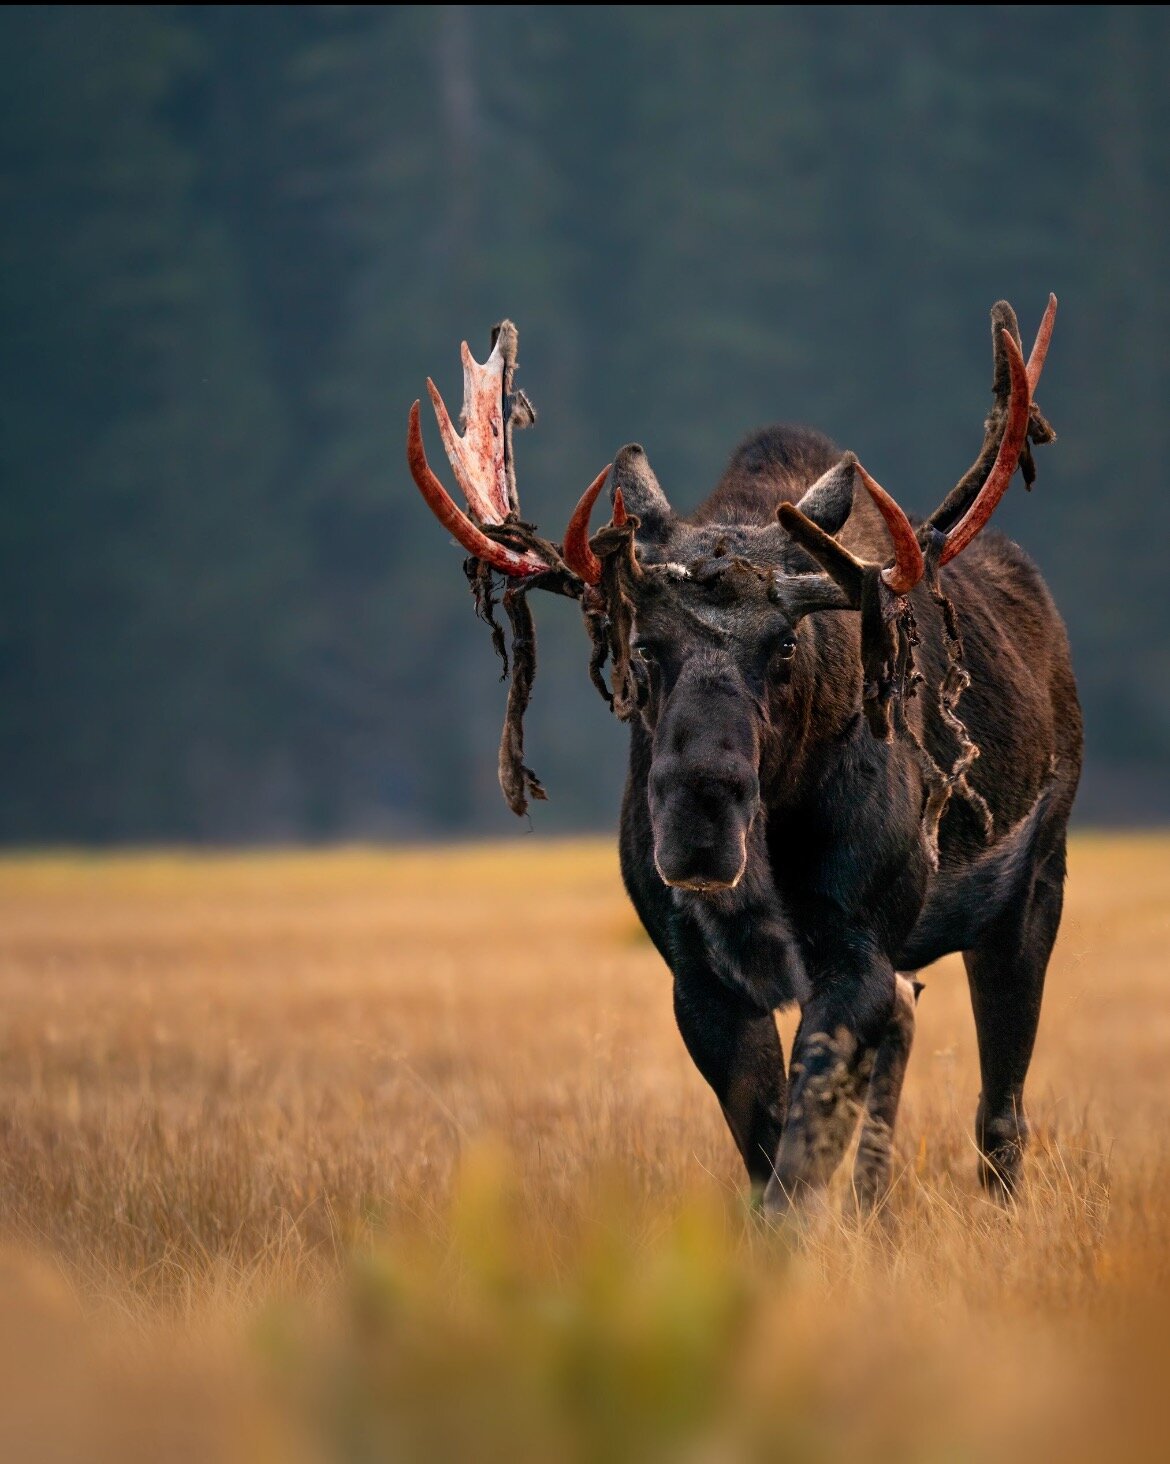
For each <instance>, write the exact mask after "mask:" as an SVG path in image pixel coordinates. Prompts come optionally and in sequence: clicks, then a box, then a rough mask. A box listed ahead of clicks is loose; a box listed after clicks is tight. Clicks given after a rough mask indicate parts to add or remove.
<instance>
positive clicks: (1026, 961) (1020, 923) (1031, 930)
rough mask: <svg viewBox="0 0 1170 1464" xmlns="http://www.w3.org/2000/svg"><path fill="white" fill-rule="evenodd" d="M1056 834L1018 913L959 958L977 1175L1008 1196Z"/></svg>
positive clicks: (1051, 930) (1051, 916)
mask: <svg viewBox="0 0 1170 1464" xmlns="http://www.w3.org/2000/svg"><path fill="white" fill-rule="evenodd" d="M1064 873H1065V850H1064V841H1063V839H1062V840H1061V842H1060V845H1059V847H1058V848H1056V849H1055V850H1053V852H1052V853H1051V854H1050V855H1049V857H1048V858H1047V860H1046V861H1045V863H1044V864H1043V866H1042V867H1041V869H1040V872H1039V874H1038V875H1037V877H1036V882H1035V885H1034V886H1033V889H1032V891H1031V893H1030V895H1029V897H1028V899H1027V901H1026V902H1025V903H1024V904H1023V905H1022V908H1021V909H1020V910H1018V911H1011V912H1009V913H1008V915H1007V916H1006V917H1005V918H1004V919H1002V920H1000V921H999V922H997V924H996V926H995V927H994V929H993V931H992V932H991V934H990V935H989V937H988V939H987V940H985V941H984V943H983V944H982V945H980V946H979V947H978V948H977V949H975V950H971V951H967V952H966V953H965V954H964V956H963V960H964V962H965V964H966V967H967V981H968V984H969V986H970V989H971V1005H972V1007H973V1009H974V1012H975V1031H976V1035H977V1037H978V1042H979V1071H980V1077H981V1079H982V1085H983V1086H982V1092H981V1093H980V1095H979V1108H978V1110H977V1113H976V1117H975V1139H976V1143H977V1144H978V1146H979V1156H980V1157H979V1177H980V1179H981V1180H982V1182H983V1185H984V1188H986V1189H987V1190H988V1191H989V1192H990V1193H991V1194H994V1195H998V1196H999V1197H1000V1198H1008V1197H1010V1196H1011V1195H1012V1194H1014V1192H1015V1189H1016V1186H1017V1184H1018V1181H1019V1175H1020V1166H1021V1162H1022V1159H1023V1154H1024V1147H1025V1145H1026V1143H1027V1140H1028V1122H1027V1118H1026V1117H1025V1114H1024V1080H1025V1078H1026V1077H1027V1074H1028V1066H1029V1064H1030V1062H1031V1060H1032V1049H1033V1047H1034V1046H1035V1042H1036V1029H1037V1026H1038V1025H1039V1022H1040V1003H1041V999H1042V997H1043V995H1044V977H1045V974H1046V973H1047V970H1048V959H1049V957H1050V956H1051V954H1052V947H1053V944H1054V942H1055V940H1056V932H1057V930H1058V928H1059V926H1060V914H1061V908H1062V906H1063V903H1064Z"/></svg>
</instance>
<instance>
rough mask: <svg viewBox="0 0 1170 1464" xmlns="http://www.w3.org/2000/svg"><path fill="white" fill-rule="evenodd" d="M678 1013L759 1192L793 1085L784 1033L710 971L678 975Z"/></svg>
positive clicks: (690, 1048)
mask: <svg viewBox="0 0 1170 1464" xmlns="http://www.w3.org/2000/svg"><path fill="white" fill-rule="evenodd" d="M674 1014H675V1019H676V1020H677V1022H678V1028H679V1031H680V1032H681V1033H682V1038H683V1041H684V1042H685V1043H686V1047H687V1051H688V1052H689V1053H690V1055H691V1058H692V1059H693V1061H694V1063H695V1066H696V1067H697V1068H698V1069H699V1071H700V1072H701V1073H702V1075H703V1077H704V1078H706V1080H707V1082H708V1083H710V1085H711V1087H712V1088H713V1089H714V1092H715V1096H716V1098H718V1100H719V1103H720V1106H721V1107H722V1109H723V1116H724V1118H725V1119H726V1120H727V1126H728V1128H729V1129H730V1130H731V1134H732V1137H733V1138H734V1139H735V1142H736V1146H737V1147H738V1149H739V1152H740V1154H741V1156H742V1158H743V1162H744V1164H745V1166H746V1167H747V1172H748V1177H749V1179H750V1180H751V1183H752V1188H753V1190H762V1189H763V1187H764V1186H765V1185H766V1184H767V1182H768V1180H769V1179H770V1177H771V1175H772V1165H773V1161H774V1160H775V1157H776V1148H777V1145H778V1144H779V1142H780V1133H781V1130H782V1129H783V1127H784V1112H785V1103H786V1097H787V1085H786V1082H785V1076H784V1056H783V1053H782V1051H781V1048H780V1036H779V1033H778V1032H777V1031H776V1023H775V1020H774V1019H773V1016H772V1013H771V1012H769V1011H762V1010H761V1009H760V1008H759V1007H756V1006H753V1005H752V1004H751V1003H750V1002H748V1001H747V1000H745V999H744V998H743V997H741V996H739V995H738V994H737V993H736V992H734V991H732V990H730V988H728V987H726V986H723V985H722V984H721V983H720V982H719V980H718V978H717V977H715V976H713V975H709V974H707V973H690V972H688V973H687V974H686V975H682V974H679V973H676V975H675V980H674Z"/></svg>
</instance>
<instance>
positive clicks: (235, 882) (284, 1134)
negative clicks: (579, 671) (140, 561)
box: [0, 836, 1170, 1464]
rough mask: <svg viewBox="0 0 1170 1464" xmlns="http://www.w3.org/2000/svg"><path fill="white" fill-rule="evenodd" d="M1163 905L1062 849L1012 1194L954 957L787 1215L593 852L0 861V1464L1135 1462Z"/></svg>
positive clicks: (1150, 853) (1150, 1281) (1156, 1322)
mask: <svg viewBox="0 0 1170 1464" xmlns="http://www.w3.org/2000/svg"><path fill="white" fill-rule="evenodd" d="M1168 891H1170V839H1166V838H1159V837H1152V836H1151V837H1133V838H1123V837H1104V836H1081V837H1080V838H1078V839H1077V840H1075V841H1074V845H1073V849H1072V856H1071V876H1070V883H1069V898H1068V904H1067V907H1066V915H1065V922H1064V927H1063V930H1062V932H1061V936H1060V940H1059V943H1058V946H1057V951H1056V955H1055V958H1054V961H1053V964H1052V967H1051V970H1050V973H1049V981H1048V995H1047V1000H1046V1008H1045V1015H1044V1020H1043V1023H1042V1026H1041V1035H1040V1042H1039V1046H1038V1051H1037V1057H1036V1061H1035V1064H1034V1067H1033V1072H1032V1078H1031V1080H1030V1089H1029V1091H1030V1096H1031V1110H1032V1116H1033V1121H1034V1126H1035V1135H1036V1136H1035V1140H1034V1144H1033V1149H1032V1154H1031V1158H1030V1160H1029V1165H1028V1184H1027V1187H1026V1191H1025V1193H1024V1196H1023V1199H1022V1201H1021V1203H1020V1204H1019V1205H1017V1206H1016V1207H1015V1208H1014V1209H1013V1210H1011V1211H1004V1210H1001V1209H999V1208H997V1207H996V1206H994V1205H992V1204H991V1203H989V1202H988V1201H987V1200H986V1199H985V1198H984V1197H983V1196H982V1194H981V1193H980V1191H979V1189H978V1186H977V1184H976V1181H975V1155H974V1150H973V1145H972V1140H971V1128H972V1119H973V1114H974V1107H975V1100H976V1096H977V1091H978V1077H977V1071H976V1064H975V1054H974V1035H973V1029H972V1023H971V1018H970V1012H969V1007H968V1001H967V993H966V981H965V977H964V973H963V969H962V964H961V962H960V961H959V960H958V959H957V958H953V959H949V960H947V961H944V962H942V963H940V964H939V965H938V966H936V967H933V968H931V969H930V970H929V971H928V972H926V973H924V974H925V980H926V990H925V992H924V994H923V996H922V999H921V1002H920V1005H919V1024H918V1036H917V1040H916V1046H915V1052H914V1056H913V1059H912V1061H911V1066H910V1074H909V1078H908V1083H907V1092H906V1100H905V1104H904V1107H903V1114H902V1119H901V1126H900V1132H899V1137H898V1164H897V1181H896V1184H895V1187H894V1191H893V1193H892V1195H891V1196H890V1199H889V1201H888V1203H887V1205H886V1206H885V1208H884V1209H883V1211H882V1212H881V1213H880V1214H879V1215H878V1216H876V1217H874V1218H873V1219H871V1220H868V1221H866V1222H864V1223H858V1222H854V1221H848V1222H847V1221H845V1220H843V1219H840V1220H838V1219H833V1218H827V1219H822V1220H820V1221H819V1222H818V1223H817V1224H816V1225H815V1226H811V1227H809V1228H807V1229H805V1230H803V1231H801V1232H800V1233H795V1232H792V1231H781V1232H773V1231H769V1230H766V1229H764V1228H762V1227H761V1226H760V1224H759V1222H758V1221H757V1220H756V1219H755V1218H754V1217H753V1216H752V1214H751V1213H750V1212H749V1210H748V1207H747V1205H746V1203H745V1197H744V1188H743V1181H742V1178H741V1175H740V1172H739V1165H738V1160H737V1158H736V1157H735V1155H734V1153H733V1150H732V1146H731V1142H730V1140H729V1138H728V1137H727V1135H726V1132H725V1129H724V1125H723V1120H722V1118H721V1116H720V1114H719V1111H718V1107H717V1105H716V1103H715V1101H714V1099H713V1098H712V1097H711V1095H710V1094H709V1092H708V1091H707V1090H706V1088H705V1086H704V1085H703V1083H702V1081H701V1079H700V1078H699V1077H698V1075H697V1073H696V1072H695V1071H694V1069H693V1067H692V1065H691V1063H690V1060H689V1058H688V1057H687V1056H686V1053H685V1052H684V1050H683V1047H682V1044H681V1041H680V1039H679V1038H678V1036H677V1033H676V1032H675V1029H674V1026H673V1020H672V1016H671V1001H670V982H669V976H668V974H667V972H666V970H665V968H664V967H663V966H662V964H661V962H660V960H659V958H658V957H657V955H656V954H655V952H654V951H653V949H652V948H651V947H650V945H649V944H648V943H647V942H646V940H645V938H644V937H643V936H642V934H641V932H640V929H639V927H638V924H637V922H636V920H635V917H634V915H633V913H632V911H631V909H630V908H629V906H628V904H627V902H626V900H625V897H624V895H623V893H622V890H621V886H620V881H619V878H618V872H617V865H616V856H615V854H614V851H613V849H612V847H611V846H609V845H607V844H602V843H563V844H558V843H547V842H540V841H537V840H535V839H531V838H530V839H518V840H517V841H516V842H514V843H511V844H508V845H499V846H491V847H471V848H466V849H454V850H438V849H434V850H431V849H413V850H401V851H389V852H382V851H366V850H354V851H338V852H328V853H305V854H299V853H293V854H274V855H260V856H235V855H232V856H207V857H203V856H198V857H197V856H186V855H174V856H165V855H151V856H125V857H123V856H118V857H101V858H98V857H95V858H83V857H77V858H60V857H44V858H28V859H9V860H5V861H0V1241H2V1249H0V1458H3V1459H5V1460H14V1461H16V1460H24V1459H30V1460H31V1459H35V1460H38V1461H40V1460H50V1461H52V1460H61V1461H65V1460H78V1459H90V1458H92V1459H101V1460H105V1459H116V1460H127V1461H130V1460H137V1459H143V1460H161V1459H166V1460H168V1461H170V1460H185V1459H191V1460H193V1461H194V1460H199V1461H203V1460H220V1459H223V1460H248V1461H251V1460H272V1461H284V1460H293V1461H301V1460H303V1461H306V1464H309V1461H332V1460H343V1461H350V1460H352V1461H367V1460H369V1461H373V1460H382V1459H403V1460H410V1459H423V1460H431V1459H452V1460H481V1459H484V1460H500V1461H504V1460H508V1461H512V1460H518V1461H527V1460H553V1459H558V1460H559V1459H566V1460H581V1461H593V1460H598V1461H600V1460H603V1459H604V1460H607V1461H608V1460H618V1461H620V1460H627V1459H628V1460H631V1461H633V1460H658V1459H671V1460H673V1459H682V1460H688V1461H692V1460H693V1461H704V1464H706V1461H724V1460H728V1461H730V1460H738V1459H793V1460H814V1461H819V1460H838V1459H840V1460H844V1459H849V1460H856V1459H867V1458H873V1459H890V1460H900V1461H905V1460H910V1461H916V1460H922V1461H935V1460H942V1459H946V1460H951V1459H953V1460H962V1461H981V1460H984V1459H987V1460H991V1459H995V1460H1005V1459H1006V1460H1012V1459H1017V1458H1018V1459H1024V1458H1031V1457H1036V1456H1042V1457H1053V1456H1062V1457H1064V1458H1067V1459H1074V1460H1075V1459H1086V1460H1088V1459H1096V1458H1100V1457H1101V1456H1102V1454H1103V1453H1105V1452H1106V1451H1108V1452H1109V1453H1110V1454H1112V1455H1113V1456H1115V1457H1118V1458H1125V1459H1127V1460H1128V1459H1141V1458H1146V1457H1148V1458H1151V1459H1154V1458H1162V1457H1164V1455H1165V1448H1166V1445H1165V1442H1164V1440H1165V1437H1166V1434H1167V1430H1168V1429H1170V1151H1168V1145H1167V1129H1168V1120H1170V971H1168V963H1167V948H1168V944H1170V901H1168ZM782 1028H783V1030H784V1032H785V1035H786V1037H788V1036H790V1034H791V1024H790V1023H789V1022H784V1021H782Z"/></svg>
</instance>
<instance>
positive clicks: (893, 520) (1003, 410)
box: [779, 295, 1056, 605]
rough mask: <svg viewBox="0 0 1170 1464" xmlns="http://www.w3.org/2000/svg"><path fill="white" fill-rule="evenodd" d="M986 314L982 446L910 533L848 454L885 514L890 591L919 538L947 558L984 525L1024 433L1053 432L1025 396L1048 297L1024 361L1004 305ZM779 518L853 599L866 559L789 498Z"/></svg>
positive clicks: (916, 558) (915, 571) (1047, 327)
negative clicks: (991, 332)
mask: <svg viewBox="0 0 1170 1464" xmlns="http://www.w3.org/2000/svg"><path fill="white" fill-rule="evenodd" d="M992 316H993V319H994V320H996V322H997V324H998V333H997V337H996V380H995V392H996V400H995V404H994V406H993V408H992V412H991V415H990V416H989V417H988V421H987V427H986V431H985V436H984V445H983V449H982V451H981V452H980V455H979V458H978V459H977V461H976V463H975V465H974V466H973V467H972V468H971V469H970V470H969V471H968V472H967V473H965V474H964V476H963V477H962V478H961V479H960V481H959V483H958V484H957V485H956V486H955V488H953V489H952V490H951V492H950V493H949V494H948V495H947V497H946V499H945V500H944V502H943V503H942V504H941V505H940V506H939V507H938V508H937V509H936V510H935V512H934V513H933V514H932V515H931V516H930V518H929V519H927V521H926V523H925V524H924V525H923V527H922V528H921V529H920V530H919V531H918V532H917V534H916V533H915V531H914V529H913V527H912V526H911V524H910V522H909V520H908V519H907V517H906V515H905V514H904V513H903V512H902V510H901V509H900V508H899V507H898V505H897V504H896V503H895V502H894V500H893V499H892V498H891V497H890V495H889V494H888V493H886V492H885V490H884V489H883V488H882V487H881V486H880V485H879V484H878V483H876V482H875V481H874V480H873V478H871V477H870V475H869V474H868V473H867V472H866V470H865V469H864V468H863V467H862V466H861V464H860V463H859V462H857V460H856V458H854V459H853V462H854V465H855V468H856V472H857V474H858V476H859V477H860V479H861V481H862V483H863V485H864V486H865V489H866V491H867V492H868V493H869V495H870V497H871V498H872V499H873V501H874V503H875V504H876V505H877V507H878V509H879V510H880V512H881V515H882V517H883V518H884V519H885V521H886V527H887V528H888V529H889V531H890V537H891V539H892V540H893V543H894V563H893V565H891V566H889V567H888V568H885V569H883V570H882V572H881V578H882V581H883V583H884V584H885V586H886V588H887V589H888V590H890V591H891V592H892V593H893V594H894V595H905V594H908V593H909V592H910V590H912V589H913V588H914V586H915V585H916V584H917V583H918V582H919V580H921V579H922V576H923V574H924V573H925V568H926V566H925V559H924V556H923V553H922V549H923V545H925V544H931V542H932V540H933V539H934V538H935V537H936V536H944V535H945V537H943V542H942V544H941V546H939V545H937V544H935V545H933V546H932V547H933V549H934V552H936V553H937V554H938V563H939V564H940V565H943V564H947V563H949V561H950V560H952V559H954V558H955V556H956V555H957V554H961V553H962V552H963V550H964V549H966V547H967V546H968V545H969V544H970V543H971V541H972V540H973V539H974V538H975V537H976V535H977V534H978V533H979V532H980V530H981V529H983V528H984V527H985V526H986V524H987V523H988V521H989V520H990V518H991V515H992V514H993V513H994V512H995V509H996V507H997V506H998V504H999V501H1000V499H1001V498H1002V497H1003V495H1004V494H1005V493H1006V492H1007V488H1008V484H1009V483H1010V482H1011V480H1012V476H1013V474H1014V473H1015V471H1016V468H1017V467H1018V466H1019V465H1020V463H1021V460H1022V458H1023V455H1024V453H1025V451H1026V449H1027V444H1028V439H1029V437H1031V439H1032V441H1034V442H1051V441H1052V440H1053V439H1054V438H1055V435H1056V434H1055V433H1054V432H1053V431H1052V428H1051V427H1050V426H1049V425H1048V423H1047V422H1046V421H1045V419H1044V418H1043V416H1041V415H1040V413H1039V411H1038V410H1037V409H1036V407H1035V403H1034V402H1033V395H1034V393H1035V390H1036V386H1037V384H1038V383H1039V381H1040V375H1041V372H1042V371H1043V370H1044V360H1045V357H1046V356H1047V354H1048V345H1049V342H1050V341H1051V339H1052V326H1053V323H1054V321H1055V319H1056V296H1055V295H1049V297H1048V308H1047V309H1046V310H1045V312H1044V318H1043V320H1042V321H1041V323H1040V329H1039V331H1038V332H1037V335H1036V343H1035V345H1034V346H1033V347H1032V353H1031V355H1030V356H1029V358H1028V362H1027V364H1026V365H1025V363H1024V357H1023V352H1022V350H1021V347H1020V344H1019V327H1018V326H1017V324H1016V316H1015V312H1014V311H1013V310H1012V308H1011V306H1010V305H1008V304H1007V302H1006V301H1003V300H1001V301H1000V302H999V303H998V304H997V305H996V306H995V309H994V310H993V312H992ZM850 456H852V455H850ZM977 471H978V472H979V473H980V475H981V476H980V480H979V488H978V492H976V493H975V495H974V498H972V496H971V494H972V488H973V486H974V480H973V475H974V474H975V473H976V472H977ZM960 515H961V516H960ZM779 519H780V522H781V524H782V525H783V526H784V528H785V529H787V530H788V532H789V533H790V534H791V535H792V537H793V538H794V539H795V540H796V541H797V542H798V543H799V544H800V546H801V547H802V548H803V549H805V550H807V552H808V553H809V554H811V555H812V556H813V558H814V559H816V560H817V562H818V563H819V564H821V565H822V566H823V568H824V569H825V570H826V571H827V572H828V573H829V574H830V575H831V576H832V578H833V579H835V580H836V581H837V583H838V584H839V585H840V586H841V587H842V589H844V590H845V592H846V594H847V595H848V596H849V598H850V601H851V603H853V604H854V605H860V603H861V584H862V579H863V577H864V573H865V570H866V569H867V568H869V567H870V566H868V565H867V564H866V562H865V561H864V560H861V559H858V558H857V557H856V556H855V555H853V554H851V553H850V552H849V550H847V549H845V548H844V546H843V545H841V544H839V543H838V542H837V540H836V539H834V538H833V537H832V536H831V535H829V534H827V533H826V532H825V531H824V529H822V528H820V527H819V526H818V525H817V524H815V523H813V521H812V520H811V519H809V518H808V517H806V515H805V514H803V513H801V511H800V509H799V508H797V506H796V505H795V504H792V503H785V504H782V505H781V506H780V511H779Z"/></svg>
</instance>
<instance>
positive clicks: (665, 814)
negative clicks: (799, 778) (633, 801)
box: [649, 665, 760, 893]
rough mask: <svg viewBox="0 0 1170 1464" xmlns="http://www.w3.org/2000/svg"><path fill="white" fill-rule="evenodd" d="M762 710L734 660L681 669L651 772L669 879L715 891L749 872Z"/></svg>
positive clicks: (657, 847)
mask: <svg viewBox="0 0 1170 1464" xmlns="http://www.w3.org/2000/svg"><path fill="white" fill-rule="evenodd" d="M757 716H758V713H757V710H756V708H755V705H754V703H753V701H752V698H751V697H750V696H749V694H748V691H747V688H746V687H745V686H744V685H743V682H742V681H741V680H740V678H739V676H738V674H737V673H735V671H734V670H733V669H732V668H730V667H723V666H710V665H699V666H695V667H692V668H690V669H689V672H688V670H684V672H683V674H682V675H681V676H680V677H679V680H678V682H677V683H676V685H675V687H674V689H673V691H672V692H671V694H670V697H669V699H668V700H667V702H666V705H665V706H664V708H663V712H662V716H661V718H660V720H659V723H658V726H657V728H656V730H655V735H654V757H653V763H652V765H651V769H650V778H649V800H650V823H651V828H652V830H653V835H654V863H655V866H656V868H657V870H658V873H659V874H660V875H661V876H662V879H663V881H664V882H665V883H666V884H668V885H672V886H674V887H676V888H680V889H687V890H695V891H698V892H700V893H714V892H715V891H718V890H726V889H733V888H734V887H735V886H736V885H737V884H738V883H739V882H740V880H741V879H742V878H743V875H744V871H745V869H746V867H747V844H748V830H749V829H750V828H751V825H752V820H753V819H754V818H755V817H756V815H757V813H758V812H759V808H760V781H759V776H758V773H757V767H758V748H759V737H758V732H757V727H756V718H757Z"/></svg>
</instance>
